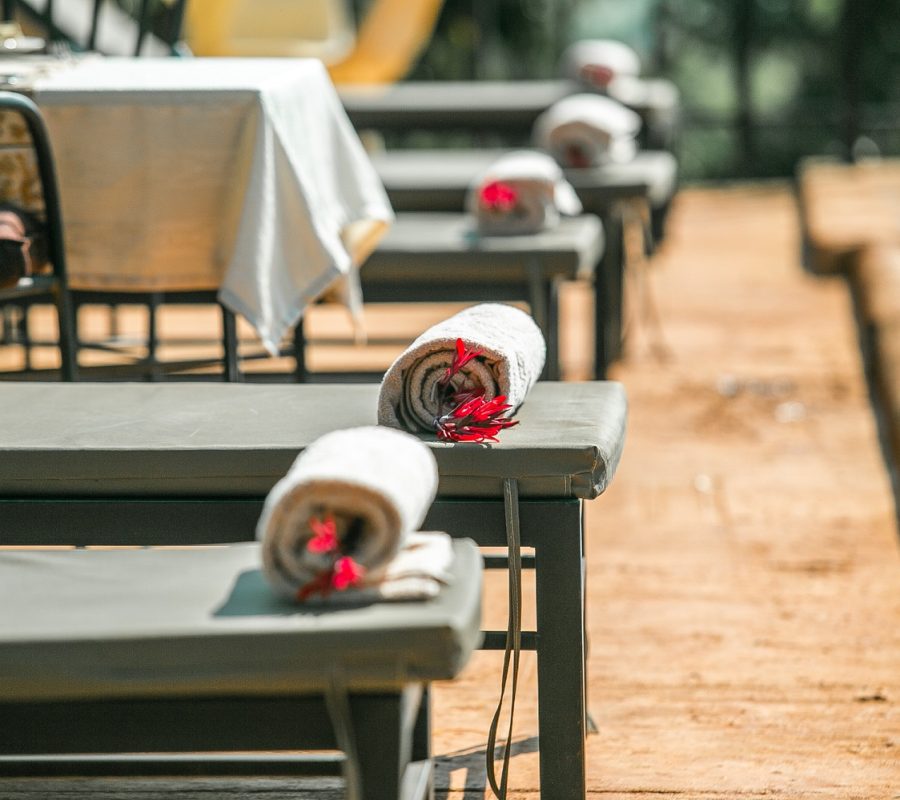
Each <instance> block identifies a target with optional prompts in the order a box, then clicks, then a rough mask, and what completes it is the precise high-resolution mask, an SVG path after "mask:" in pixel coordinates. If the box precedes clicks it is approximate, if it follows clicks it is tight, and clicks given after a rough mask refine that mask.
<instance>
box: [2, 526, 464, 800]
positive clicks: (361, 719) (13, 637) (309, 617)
mask: <svg viewBox="0 0 900 800" xmlns="http://www.w3.org/2000/svg"><path fill="white" fill-rule="evenodd" d="M454 550H455V563H454V567H453V580H452V582H451V583H450V585H448V586H447V587H445V588H444V589H443V590H442V592H441V593H440V594H439V595H438V596H437V597H436V598H435V599H433V600H429V601H426V602H405V603H375V604H370V605H365V606H359V607H350V608H340V607H337V608H335V607H331V608H326V607H322V606H319V607H318V608H308V607H307V608H305V607H302V606H298V605H296V604H292V603H290V602H288V601H284V600H278V599H277V598H276V597H275V595H274V594H273V592H272V591H271V589H270V587H269V586H268V585H267V584H266V582H265V581H264V579H263V578H262V576H261V572H260V568H259V567H260V560H261V559H260V553H259V546H258V545H257V544H256V543H245V544H234V545H229V546H225V547H215V548H190V549H177V550H175V549H165V548H149V549H142V550H88V551H84V550H80V551H72V550H69V551H37V550H26V551H12V552H0V717H2V719H3V725H2V726H0V756H3V757H4V758H3V759H2V760H0V774H3V775H6V776H9V775H10V774H13V773H14V774H34V773H38V774H41V773H43V774H46V772H47V771H48V770H51V771H53V772H55V774H59V773H60V772H63V773H65V774H82V773H80V772H79V770H80V769H84V767H85V766H86V759H85V758H84V756H85V755H86V754H90V755H94V754H96V755H100V754H102V755H103V756H104V757H105V759H106V763H105V764H99V766H105V767H106V768H107V769H109V768H110V767H111V766H112V764H111V763H110V755H112V756H114V757H115V758H114V760H113V762H114V763H115V764H117V765H118V768H117V772H121V771H122V770H131V771H136V772H138V773H142V772H150V774H158V773H162V774H165V773H166V772H167V771H170V770H172V769H177V768H179V767H180V768H181V769H183V768H184V766H185V762H184V758H185V756H189V757H191V758H192V767H193V769H194V770H195V771H196V772H197V773H199V774H204V773H205V772H214V771H215V769H216V766H219V767H222V766H224V767H226V768H228V767H230V768H231V769H234V768H235V766H240V763H241V761H240V759H238V760H237V761H235V762H229V761H227V760H223V759H222V756H221V754H222V753H224V752H232V751H233V752H235V753H237V752H241V753H244V754H246V753H250V752H254V753H256V754H257V755H256V757H257V760H256V761H255V762H254V763H255V765H256V769H257V774H266V773H267V770H269V769H273V768H274V770H275V771H278V772H284V771H286V768H287V771H290V767H291V765H293V766H294V768H295V770H296V771H297V772H301V770H302V771H303V772H307V771H308V770H309V769H310V767H311V766H312V765H311V764H310V763H309V759H301V758H300V757H298V756H296V754H295V755H294V757H293V758H291V757H290V756H288V755H287V754H285V753H283V752H281V753H279V756H280V759H279V760H273V761H271V762H270V763H269V764H268V765H267V763H266V758H265V756H263V755H261V754H260V751H266V754H267V755H268V756H270V757H271V755H273V753H272V751H297V750H301V749H307V750H335V749H337V750H343V751H344V752H345V753H346V757H347V760H348V769H347V770H346V773H347V776H348V781H353V782H354V783H357V785H359V786H361V788H362V792H361V794H360V795H359V796H360V797H363V798H367V800H372V799H374V798H378V799H383V800H398V798H401V797H402V798H404V799H405V798H409V800H412V798H416V800H426V798H428V797H431V796H432V795H431V794H430V791H429V789H430V784H431V776H430V770H431V764H430V760H429V758H430V754H429V752H428V736H427V714H426V713H425V711H426V707H425V706H421V707H420V704H421V703H423V702H425V703H427V693H425V692H424V689H425V688H426V687H427V682H428V681H431V680H437V679H447V678H452V677H454V676H455V675H456V674H457V673H458V672H459V670H460V669H461V668H462V667H463V665H464V664H465V663H466V661H467V660H468V657H469V655H470V654H471V652H472V650H473V649H474V648H475V647H476V646H477V644H478V642H479V639H480V633H479V624H480V595H481V591H480V587H481V556H480V554H479V553H478V550H477V548H476V547H475V546H474V545H473V544H472V543H471V542H468V541H464V540H458V541H456V542H455V544H454ZM420 710H421V711H422V712H423V713H422V714H421V715H420V713H419V712H420ZM417 724H419V725H422V726H424V727H423V729H421V730H419V731H418V732H417V736H416V737H415V738H414V731H415V729H416V725H417ZM210 752H217V753H219V754H220V755H219V757H218V758H217V759H214V760H209V759H208V758H207V759H206V760H204V756H203V754H208V753H210ZM128 753H142V754H153V755H154V756H156V758H155V760H151V759H148V756H147V755H144V756H143V757H142V758H140V759H134V758H131V759H129V758H127V757H125V756H123V755H122V754H128ZM175 753H177V754H179V759H180V761H179V760H173V759H171V754H175ZM72 754H80V759H73V758H72ZM166 755H169V756H170V758H169V759H168V760H167V759H166V758H165V756H166ZM46 756H62V757H63V758H64V759H65V757H66V756H68V757H69V758H68V759H67V760H63V761H62V762H60V761H59V760H58V759H47V758H46ZM10 757H12V758H10ZM244 758H246V755H245V756H244ZM331 763H332V766H333V762H331ZM327 764H329V762H327V761H326V765H327ZM0 792H2V790H0ZM354 796H355V795H354Z"/></svg>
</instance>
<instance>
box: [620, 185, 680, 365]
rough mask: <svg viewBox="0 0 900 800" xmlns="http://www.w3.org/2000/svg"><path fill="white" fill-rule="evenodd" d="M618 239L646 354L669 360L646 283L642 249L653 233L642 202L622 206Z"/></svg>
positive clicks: (646, 262)
mask: <svg viewBox="0 0 900 800" xmlns="http://www.w3.org/2000/svg"><path fill="white" fill-rule="evenodd" d="M622 239H623V245H624V250H625V274H626V276H627V277H629V278H630V279H631V283H632V285H633V288H634V293H635V297H636V308H637V310H636V314H637V317H638V321H639V323H640V326H641V328H643V330H645V331H646V332H647V339H648V342H649V347H650V353H651V354H652V355H653V356H654V357H655V358H656V359H657V360H658V361H670V360H671V359H672V355H673V354H672V350H671V349H670V348H669V346H668V344H666V337H665V334H664V332H663V325H662V317H661V316H660V313H659V306H658V305H657V303H656V297H655V296H654V294H653V287H652V285H651V283H650V260H649V259H648V258H647V250H646V248H647V247H648V246H651V245H652V243H653V233H652V231H651V230H650V207H649V205H648V204H647V202H646V201H644V200H638V201H632V202H628V203H625V204H624V205H623V209H622ZM629 316H631V315H629ZM628 322H629V321H628V320H626V329H627V328H628V327H630V325H629V324H628ZM625 338H627V330H626V333H625Z"/></svg>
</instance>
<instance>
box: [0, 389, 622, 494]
mask: <svg viewBox="0 0 900 800" xmlns="http://www.w3.org/2000/svg"><path fill="white" fill-rule="evenodd" d="M378 388H379V387H378V386H377V385H374V384H372V385H348V384H336V385H307V386H298V385H293V386H291V385H272V384H263V385H246V384H212V383H165V384H158V385H147V384H129V383H101V384H88V383H80V384H62V383H48V384H39V383H15V384H6V385H4V386H3V388H2V390H0V394H2V400H3V402H2V405H0V494H2V495H5V496H6V497H42V496H43V497H88V498H92V499H97V498H105V497H161V498H172V497H262V496H264V495H265V494H266V493H268V491H269V489H271V487H272V486H273V485H274V484H275V482H276V481H277V480H279V479H280V478H281V477H282V476H283V475H284V474H285V473H286V472H287V470H288V468H289V467H290V465H291V464H292V463H293V460H294V458H295V457H296V456H297V454H298V453H299V452H300V451H301V450H302V449H303V448H304V447H305V446H306V445H308V444H309V443H310V442H312V441H314V440H315V439H317V438H318V437H319V436H321V435H322V434H324V433H327V432H328V431H331V430H335V429H337V428H351V427H356V426H359V425H370V424H375V421H376V419H375V417H376V405H377V397H378ZM626 408H627V406H626V400H625V392H624V389H623V387H622V386H621V385H620V384H618V383H615V382H609V381H598V382H589V383H554V382H544V383H539V384H538V385H537V386H535V388H534V389H533V390H532V391H531V393H530V394H529V395H528V398H527V399H526V401H525V404H524V405H523V406H522V408H521V409H520V411H519V414H518V416H517V418H518V419H519V420H520V424H519V425H518V426H516V427H513V428H510V429H509V430H506V431H504V432H503V434H502V435H501V441H500V443H499V444H493V445H477V444H447V443H440V442H437V441H433V440H431V439H430V438H428V437H426V440H427V441H429V444H430V446H431V447H432V448H433V451H434V455H435V457H436V458H437V461H438V469H439V472H440V485H439V488H438V494H439V496H442V497H501V496H502V483H503V479H504V478H507V477H513V478H518V479H519V481H520V493H521V494H522V495H523V496H526V497H527V496H537V497H555V498H568V497H578V498H591V497H596V496H597V495H599V494H600V493H601V492H602V491H603V490H604V489H605V488H606V486H607V484H608V483H609V481H610V480H611V479H612V477H613V474H614V472H615V469H616V465H617V464H618V462H619V457H620V455H621V452H622V446H623V444H624V436H625V419H626Z"/></svg>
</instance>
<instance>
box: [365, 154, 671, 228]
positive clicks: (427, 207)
mask: <svg viewBox="0 0 900 800" xmlns="http://www.w3.org/2000/svg"><path fill="white" fill-rule="evenodd" d="M505 152H508V151H507V150H497V149H483V150H457V149H447V150H427V149H422V150H388V151H385V152H382V153H373V154H372V156H371V158H372V163H373V165H374V166H375V169H376V171H377V172H378V175H379V177H380V178H381V180H382V182H383V183H384V186H385V189H386V190H387V193H388V196H389V198H390V200H391V204H392V205H393V206H394V208H395V209H396V210H398V211H460V210H462V208H463V206H464V204H465V197H466V194H467V192H468V190H469V186H470V185H471V184H472V182H473V181H474V180H475V179H476V178H477V177H478V175H480V174H481V173H483V172H484V171H485V170H486V169H488V167H490V166H491V164H493V163H494V161H496V160H497V159H498V158H499V157H500V156H501V155H503V154H504V153H505ZM566 178H567V180H568V181H569V182H570V183H571V184H572V186H573V187H574V188H575V191H576V192H577V193H578V196H579V198H580V199H581V202H582V204H583V205H584V207H585V210H586V211H588V212H590V213H599V212H601V211H602V210H603V209H605V208H606V207H608V206H609V205H610V204H611V203H613V202H615V201H616V200H622V199H627V198H633V197H648V198H649V199H650V201H651V204H653V205H661V204H663V203H665V202H666V201H667V200H669V199H670V198H671V197H672V195H673V194H674V193H675V189H676V185H677V180H678V162H677V160H676V159H675V157H674V156H673V155H672V154H671V153H669V152H666V151H665V150H642V151H640V152H639V153H638V154H637V156H636V157H635V158H634V160H632V161H630V162H628V163H625V164H607V165H604V166H600V167H591V168H587V169H568V170H566Z"/></svg>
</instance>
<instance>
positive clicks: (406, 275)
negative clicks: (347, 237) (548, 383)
mask: <svg viewBox="0 0 900 800" xmlns="http://www.w3.org/2000/svg"><path fill="white" fill-rule="evenodd" d="M532 254H534V255H537V256H539V257H540V267H541V275H542V276H543V277H544V278H545V279H547V280H550V279H552V278H564V279H569V280H574V279H577V278H583V279H588V278H591V276H592V275H593V272H594V265H595V264H596V263H597V262H598V261H599V260H600V256H601V255H602V254H603V226H602V225H601V223H600V220H599V219H597V218H596V217H594V216H588V215H585V216H580V217H571V218H564V219H562V220H560V223H559V225H558V226H557V227H554V228H551V229H550V230H546V231H541V232H539V233H534V234H530V235H527V236H479V235H478V233H477V231H476V230H475V223H474V221H473V219H472V218H471V217H470V216H469V215H468V214H446V213H431V214H428V213H406V214H399V215H398V216H397V220H396V222H395V224H394V225H393V226H392V227H391V230H390V232H389V233H388V234H387V236H386V237H385V238H384V239H383V240H382V242H381V243H380V244H379V246H378V249H377V250H376V251H375V252H374V253H373V254H372V255H371V256H370V257H369V260H368V261H367V262H366V264H365V266H364V267H363V270H362V281H363V286H364V287H366V286H368V285H370V284H372V283H375V282H381V283H391V284H392V285H393V284H395V283H396V282H397V281H410V280H411V281H421V280H422V279H423V276H425V277H427V280H428V283H429V285H434V286H435V289H436V290H438V291H439V288H440V286H441V285H442V284H448V283H453V284H459V283H463V284H465V283H469V282H471V283H472V284H473V285H474V286H475V287H476V289H477V286H478V284H480V283H481V282H483V281H485V280H487V281H490V282H492V283H506V282H509V283H516V282H518V283H522V281H523V280H525V278H526V276H527V275H528V272H527V268H528V266H529V263H528V259H529V257H530V256H531V255H532Z"/></svg>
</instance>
